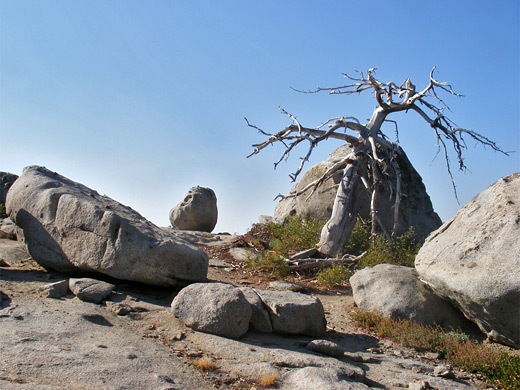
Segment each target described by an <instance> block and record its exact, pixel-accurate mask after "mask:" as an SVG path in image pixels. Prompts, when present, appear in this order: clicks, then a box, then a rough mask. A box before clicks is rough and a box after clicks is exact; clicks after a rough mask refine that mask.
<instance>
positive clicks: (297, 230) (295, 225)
mask: <svg viewBox="0 0 520 390" xmlns="http://www.w3.org/2000/svg"><path fill="white" fill-rule="evenodd" d="M324 224H325V223H324V222H322V221H316V220H313V219H303V218H300V217H298V216H296V215H294V216H290V217H288V218H287V219H286V221H285V223H284V224H283V225H278V224H275V223H272V224H269V225H268V226H269V228H270V229H271V231H272V236H271V240H270V243H269V249H271V250H273V251H275V252H277V253H279V254H281V255H284V256H290V255H292V254H294V253H297V252H299V251H301V250H304V249H309V248H312V247H314V246H315V245H316V244H317V243H318V242H319V241H320V235H321V229H322V228H323V225H324Z"/></svg>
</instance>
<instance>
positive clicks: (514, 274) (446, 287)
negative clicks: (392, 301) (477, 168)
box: [415, 173, 520, 348]
mask: <svg viewBox="0 0 520 390" xmlns="http://www.w3.org/2000/svg"><path fill="white" fill-rule="evenodd" d="M519 238H520V173H515V174H513V175H510V176H507V177H504V178H502V179H500V180H498V181H497V182H496V183H494V184H493V185H491V186H490V187H488V188H487V189H486V190H484V191H482V192H481V193H480V194H479V195H477V196H476V197H475V198H473V199H472V200H471V201H469V202H468V203H467V204H466V205H465V206H464V207H462V208H461V209H460V210H459V212H457V214H455V216H454V217H453V218H452V219H450V220H449V221H447V222H446V223H444V224H443V225H442V226H441V227H440V228H439V229H438V230H437V231H435V232H433V233H432V234H431V235H430V236H429V237H428V239H427V240H426V242H425V243H424V245H423V247H422V248H421V250H420V251H419V253H418V255H417V257H416V259H415V268H416V269H417V272H418V274H419V277H420V278H421V280H423V281H424V282H425V283H426V284H428V285H429V286H430V287H431V288H432V289H433V291H435V293H437V294H438V295H439V296H441V297H443V298H445V299H447V300H449V301H450V302H453V303H454V304H455V305H456V306H457V307H458V308H459V309H460V310H461V311H462V312H463V313H464V315H465V316H466V317H468V318H469V319H471V320H472V321H474V322H475V323H476V324H477V325H478V326H479V327H480V329H481V330H482V331H483V332H485V333H486V334H488V336H489V337H490V338H491V339H494V340H496V341H500V342H502V343H505V344H508V345H511V346H515V347H517V348H518V347H520V239H519Z"/></svg>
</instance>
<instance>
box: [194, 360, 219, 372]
mask: <svg viewBox="0 0 520 390" xmlns="http://www.w3.org/2000/svg"><path fill="white" fill-rule="evenodd" d="M193 365H194V366H195V367H197V368H198V369H199V370H201V371H214V370H216V369H217V365H216V364H215V362H213V360H211V359H209V358H207V357H203V358H200V359H197V360H195V362H194V363H193Z"/></svg>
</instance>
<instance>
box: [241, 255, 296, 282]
mask: <svg viewBox="0 0 520 390" xmlns="http://www.w3.org/2000/svg"><path fill="white" fill-rule="evenodd" d="M248 266H249V267H250V268H254V269H257V270H260V271H262V272H264V273H266V274H269V275H271V276H276V277H280V278H284V277H286V276H287V275H289V274H290V273H291V269H290V268H289V265H288V264H287V262H286V261H285V258H284V257H283V256H281V255H279V254H278V253H276V252H274V251H265V252H264V253H263V254H262V255H260V256H258V257H255V258H251V259H249V262H248Z"/></svg>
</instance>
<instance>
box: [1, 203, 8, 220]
mask: <svg viewBox="0 0 520 390" xmlns="http://www.w3.org/2000/svg"><path fill="white" fill-rule="evenodd" d="M0 218H7V214H6V213H5V206H4V204H3V203H0Z"/></svg>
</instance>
